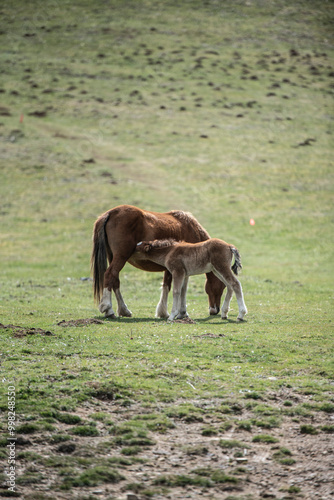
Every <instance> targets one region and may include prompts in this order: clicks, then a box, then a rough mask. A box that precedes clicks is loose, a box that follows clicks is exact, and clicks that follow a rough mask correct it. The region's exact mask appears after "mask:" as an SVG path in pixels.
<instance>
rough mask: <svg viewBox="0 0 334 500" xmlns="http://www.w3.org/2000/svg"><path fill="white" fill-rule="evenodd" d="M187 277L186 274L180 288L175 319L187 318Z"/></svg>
mask: <svg viewBox="0 0 334 500" xmlns="http://www.w3.org/2000/svg"><path fill="white" fill-rule="evenodd" d="M188 281H189V277H188V276H186V277H185V278H184V281H183V285H182V288H181V296H180V312H179V314H178V315H177V319H183V318H188V317H189V316H188V313H187V288H188Z"/></svg>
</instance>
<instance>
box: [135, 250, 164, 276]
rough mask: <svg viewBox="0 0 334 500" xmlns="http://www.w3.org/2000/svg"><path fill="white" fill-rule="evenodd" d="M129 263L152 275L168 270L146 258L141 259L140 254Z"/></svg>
mask: <svg viewBox="0 0 334 500" xmlns="http://www.w3.org/2000/svg"><path fill="white" fill-rule="evenodd" d="M128 262H129V263H130V264H131V265H132V266H134V267H136V268H137V269H141V270H142V271H149V272H151V273H156V272H161V271H166V268H165V267H163V266H160V265H159V264H156V263H155V262H152V261H150V260H146V259H145V257H141V255H140V253H138V254H136V256H134V255H132V256H131V257H130V259H129V260H128Z"/></svg>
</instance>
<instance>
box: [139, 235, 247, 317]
mask: <svg viewBox="0 0 334 500" xmlns="http://www.w3.org/2000/svg"><path fill="white" fill-rule="evenodd" d="M137 254H138V255H139V256H142V258H143V259H144V260H146V259H149V260H150V261H152V262H154V263H155V264H158V265H160V266H164V267H165V268H166V269H167V270H168V271H169V272H170V273H171V275H172V279H173V282H174V285H173V308H172V312H171V313H170V316H169V318H168V319H169V320H170V321H173V320H174V319H175V318H177V317H179V315H180V313H181V315H182V316H183V315H184V313H185V312H186V293H187V285H188V278H189V276H193V275H195V274H203V273H208V272H211V271H212V272H213V273H214V274H215V276H217V278H219V279H220V281H222V282H223V283H224V284H225V285H226V287H227V292H226V297H225V300H224V304H223V307H222V319H227V313H228V311H229V308H230V302H231V298H232V295H233V292H234V293H235V295H236V297H237V301H238V306H239V314H238V317H237V320H238V321H243V319H244V316H245V315H246V314H247V307H246V305H245V302H244V296H243V293H242V287H241V284H240V281H239V280H238V279H237V278H236V277H235V276H234V275H237V274H238V270H239V269H241V268H242V265H241V258H240V254H239V251H238V249H237V248H235V246H233V245H230V244H229V243H226V242H225V241H223V240H218V239H217V238H213V239H210V240H206V241H202V242H200V243H185V242H184V241H181V242H180V241H175V240H172V239H169V240H155V241H141V242H140V243H138V245H137ZM233 256H234V264H233V266H231V264H232V259H233ZM232 271H233V272H232ZM233 273H234V274H233Z"/></svg>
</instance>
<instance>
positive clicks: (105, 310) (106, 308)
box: [99, 288, 115, 318]
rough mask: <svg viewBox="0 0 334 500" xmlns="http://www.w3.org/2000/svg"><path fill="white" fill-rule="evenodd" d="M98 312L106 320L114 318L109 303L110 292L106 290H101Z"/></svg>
mask: <svg viewBox="0 0 334 500" xmlns="http://www.w3.org/2000/svg"><path fill="white" fill-rule="evenodd" d="M99 311H100V312H101V313H102V314H104V315H105V317H106V318H114V317H115V313H114V310H113V308H112V303H111V291H110V290H108V288H103V295H102V299H101V302H100V304H99Z"/></svg>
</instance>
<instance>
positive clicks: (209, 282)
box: [205, 272, 225, 315]
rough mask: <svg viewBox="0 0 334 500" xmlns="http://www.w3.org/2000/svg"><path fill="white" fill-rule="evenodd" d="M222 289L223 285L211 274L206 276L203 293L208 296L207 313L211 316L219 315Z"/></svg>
mask: <svg viewBox="0 0 334 500" xmlns="http://www.w3.org/2000/svg"><path fill="white" fill-rule="evenodd" d="M224 288H225V284H224V283H222V282H221V281H220V279H219V278H217V277H216V276H215V275H214V274H213V273H212V272H211V273H208V274H207V275H206V283H205V291H206V293H207V294H208V296H209V313H210V314H211V315H215V314H218V313H219V309H220V301H221V297H222V295H223V291H224Z"/></svg>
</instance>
